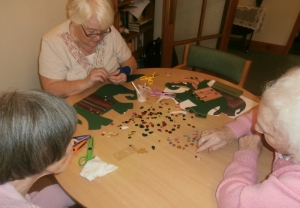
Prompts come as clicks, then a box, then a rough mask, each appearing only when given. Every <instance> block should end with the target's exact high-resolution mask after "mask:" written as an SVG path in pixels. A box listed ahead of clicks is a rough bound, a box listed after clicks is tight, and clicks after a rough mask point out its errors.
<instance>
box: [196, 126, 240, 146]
mask: <svg viewBox="0 0 300 208" xmlns="http://www.w3.org/2000/svg"><path fill="white" fill-rule="evenodd" d="M234 139H236V135H235V133H234V132H233V131H232V130H231V129H230V128H229V127H227V126H225V127H222V128H215V129H208V130H205V131H203V132H202V133H201V135H200V139H199V141H198V149H197V150H196V152H201V151H203V150H205V149H208V151H209V152H212V151H214V150H217V149H220V148H223V147H225V146H226V145H228V144H230V143H231V142H232V141H233V140H234Z"/></svg>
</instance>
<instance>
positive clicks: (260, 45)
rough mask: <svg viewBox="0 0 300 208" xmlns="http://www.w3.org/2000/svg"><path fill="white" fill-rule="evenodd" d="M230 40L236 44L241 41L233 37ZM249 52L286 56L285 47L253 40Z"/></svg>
mask: <svg viewBox="0 0 300 208" xmlns="http://www.w3.org/2000/svg"><path fill="white" fill-rule="evenodd" d="M230 40H234V41H235V42H236V41H239V40H240V38H236V37H231V38H230ZM249 50H254V51H262V52H268V53H273V54H279V55H284V52H285V46H282V45H276V44H272V43H264V42H259V41H255V40H252V41H251V43H250V48H249Z"/></svg>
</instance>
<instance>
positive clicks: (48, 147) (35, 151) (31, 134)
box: [0, 90, 77, 208]
mask: <svg viewBox="0 0 300 208" xmlns="http://www.w3.org/2000/svg"><path fill="white" fill-rule="evenodd" d="M0 115H1V116H0V142H1V143H0V144H1V145H0V164H1V168H0V207H23V208H29V207H31V208H33V207H35V208H36V207H43V208H47V207H49V208H60V207H61V208H62V207H70V206H73V205H74V204H75V202H74V201H73V200H72V199H71V198H70V197H69V196H68V195H67V194H66V193H65V192H64V191H63V190H62V189H61V188H60V186H59V185H58V184H53V185H49V186H47V187H44V188H43V189H42V190H40V191H39V192H33V193H30V194H29V189H30V187H31V186H32V185H33V184H34V183H35V181H37V180H38V179H39V178H41V177H42V176H45V175H49V174H59V173H61V172H63V171H64V170H65V169H66V168H67V167H68V165H69V164H70V161H71V158H72V155H73V148H72V147H73V142H72V136H73V134H74V132H75V130H76V124H77V114H76V111H75V110H74V109H73V107H72V106H71V105H70V104H68V103H67V102H66V101H65V100H63V99H62V98H59V97H56V96H54V95H53V94H50V93H46V92H43V91H35V90H25V91H13V92H3V93H1V94H0Z"/></svg>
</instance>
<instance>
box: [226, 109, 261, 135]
mask: <svg viewBox="0 0 300 208" xmlns="http://www.w3.org/2000/svg"><path fill="white" fill-rule="evenodd" d="M257 113H258V112H257V109H253V110H251V111H250V112H249V113H247V114H243V115H240V116H239V117H237V119H236V120H235V121H233V122H231V123H229V124H227V125H225V126H228V127H229V128H231V129H232V130H233V132H234V133H235V135H236V138H237V139H238V138H240V137H242V136H246V135H249V134H252V133H254V131H255V130H254V125H255V123H256V121H257Z"/></svg>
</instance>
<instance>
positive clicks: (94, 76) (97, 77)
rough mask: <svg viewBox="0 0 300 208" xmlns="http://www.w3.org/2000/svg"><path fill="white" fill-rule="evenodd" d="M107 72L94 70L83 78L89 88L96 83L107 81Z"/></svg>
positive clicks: (100, 69)
mask: <svg viewBox="0 0 300 208" xmlns="http://www.w3.org/2000/svg"><path fill="white" fill-rule="evenodd" d="M108 76H109V74H108V71H107V70H106V69H105V68H94V69H92V70H91V71H90V73H89V74H88V76H87V77H86V78H85V80H86V81H87V83H88V85H89V87H92V86H93V85H95V84H96V83H97V82H104V81H105V80H107V79H108Z"/></svg>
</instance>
